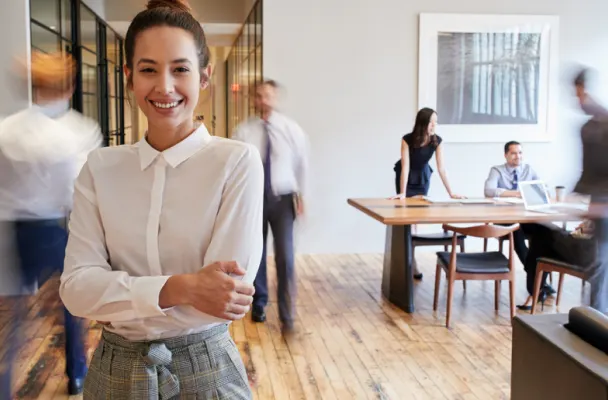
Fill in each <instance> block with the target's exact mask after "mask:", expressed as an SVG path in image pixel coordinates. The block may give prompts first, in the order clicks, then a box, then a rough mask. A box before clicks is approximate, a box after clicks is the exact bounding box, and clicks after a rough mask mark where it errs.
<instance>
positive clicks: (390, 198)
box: [388, 193, 405, 200]
mask: <svg viewBox="0 0 608 400" xmlns="http://www.w3.org/2000/svg"><path fill="white" fill-rule="evenodd" d="M388 199H389V200H401V199H405V193H401V194H398V195H396V196H391V197H389V198H388Z"/></svg>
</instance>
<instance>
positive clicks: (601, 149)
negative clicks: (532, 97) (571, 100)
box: [574, 69, 608, 312]
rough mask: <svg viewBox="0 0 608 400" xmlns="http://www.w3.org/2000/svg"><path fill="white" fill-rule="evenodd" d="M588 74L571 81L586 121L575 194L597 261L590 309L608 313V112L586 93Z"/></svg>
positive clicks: (591, 274) (591, 279)
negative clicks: (588, 222)
mask: <svg viewBox="0 0 608 400" xmlns="http://www.w3.org/2000/svg"><path fill="white" fill-rule="evenodd" d="M589 74H590V72H589V70H587V69H583V70H582V71H580V72H579V73H578V74H577V75H576V77H575V79H574V88H575V91H576V97H577V98H578V101H579V104H580V107H581V109H582V110H583V112H584V113H585V114H586V115H588V116H589V117H590V118H589V120H588V121H587V122H586V123H585V124H584V125H583V127H582V128H581V142H582V151H583V163H582V173H581V177H580V179H579V181H578V183H577V184H576V187H575V188H574V191H575V192H576V193H581V194H585V195H589V196H590V197H591V205H590V207H589V211H590V214H591V216H592V217H593V225H594V236H595V239H596V242H597V251H598V259H597V263H596V265H595V266H594V268H593V269H592V270H591V271H589V272H588V276H587V281H588V282H589V284H590V286H591V296H590V301H591V307H593V308H595V309H596V310H598V311H601V312H608V215H607V214H608V157H607V156H606V155H607V154H608V110H607V109H606V108H605V107H603V106H601V105H600V104H599V103H598V102H597V101H596V100H595V99H594V98H593V97H591V96H590V95H589V93H588V87H589Z"/></svg>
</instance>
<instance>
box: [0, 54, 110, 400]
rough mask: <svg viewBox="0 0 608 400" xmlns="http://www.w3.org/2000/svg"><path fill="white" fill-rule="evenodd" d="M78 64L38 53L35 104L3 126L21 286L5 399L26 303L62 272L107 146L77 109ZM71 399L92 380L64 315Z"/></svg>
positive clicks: (3, 374)
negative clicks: (79, 188)
mask: <svg viewBox="0 0 608 400" xmlns="http://www.w3.org/2000/svg"><path fill="white" fill-rule="evenodd" d="M75 68H76V65H75V63H74V61H73V60H72V58H71V57H69V56H67V55H65V54H42V53H37V52H34V53H33V54H32V59H31V65H30V66H29V68H28V67H26V66H23V70H24V71H31V79H32V87H33V95H34V104H33V105H32V106H31V107H29V108H28V109H25V110H22V111H20V112H18V113H16V114H14V115H11V116H8V117H6V118H5V119H3V120H1V121H0V219H1V220H2V221H5V222H6V223H8V224H10V225H11V226H12V234H13V238H12V239H13V241H14V245H15V254H16V256H17V267H18V268H17V269H18V271H19V278H20V282H19V283H16V285H19V287H17V288H16V289H15V292H16V293H17V296H16V297H13V298H12V299H11V300H12V301H11V303H12V304H13V307H12V312H13V315H14V318H13V319H12V324H11V326H9V327H8V329H5V330H4V331H5V334H6V335H8V337H5V338H2V339H3V343H2V347H3V351H2V354H1V355H0V356H1V357H0V358H1V359H0V361H1V365H0V399H5V398H10V396H11V384H10V383H11V379H12V377H11V375H12V371H11V370H12V364H13V363H14V360H15V356H16V354H17V352H18V350H19V347H20V345H21V344H22V343H23V342H24V341H25V340H27V338H24V337H23V335H22V332H21V330H22V321H23V319H24V318H25V317H26V315H27V311H28V310H27V307H26V301H25V299H23V298H22V296H20V295H24V294H29V293H31V292H32V291H35V288H36V287H40V286H42V285H43V283H44V282H45V281H46V280H47V279H48V278H49V277H50V276H51V275H53V274H54V273H56V272H60V271H61V270H62V269H63V262H64V258H65V247H66V244H67V238H68V232H67V229H66V226H67V224H66V222H67V219H68V217H69V213H70V209H71V205H72V196H73V192H74V181H75V179H76V177H77V176H78V174H79V172H80V169H81V168H82V165H83V164H84V162H85V161H86V157H87V155H88V153H89V152H90V151H91V150H93V149H94V148H96V147H99V146H100V144H101V139H102V138H101V133H100V130H99V127H98V125H97V123H96V122H94V121H93V120H90V119H88V118H86V117H84V116H83V115H81V114H80V113H77V112H75V111H73V110H71V109H70V105H69V100H70V98H71V96H72V95H73V93H74V76H75ZM64 326H65V353H66V373H67V376H68V378H69V383H68V392H69V394H71V395H73V394H79V393H81V391H82V386H83V382H84V377H85V375H86V371H87V367H86V355H85V348H84V340H83V338H84V330H83V324H82V322H81V321H80V320H78V319H76V318H75V317H73V316H72V315H71V314H70V313H69V312H67V310H65V309H64Z"/></svg>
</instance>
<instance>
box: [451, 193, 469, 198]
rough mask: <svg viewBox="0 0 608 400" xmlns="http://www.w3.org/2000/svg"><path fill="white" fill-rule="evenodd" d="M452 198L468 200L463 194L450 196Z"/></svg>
mask: <svg viewBox="0 0 608 400" xmlns="http://www.w3.org/2000/svg"><path fill="white" fill-rule="evenodd" d="M450 197H451V198H452V199H466V198H467V196H463V195H461V194H454V193H452V194H450Z"/></svg>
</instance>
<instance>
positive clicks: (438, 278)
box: [433, 264, 441, 311]
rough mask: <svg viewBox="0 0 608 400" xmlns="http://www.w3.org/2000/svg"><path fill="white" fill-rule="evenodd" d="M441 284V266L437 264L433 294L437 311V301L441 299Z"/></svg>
mask: <svg viewBox="0 0 608 400" xmlns="http://www.w3.org/2000/svg"><path fill="white" fill-rule="evenodd" d="M440 284H441V267H440V266H439V264H437V269H435V294H434V296H433V311H437V302H438V301H439V285H440Z"/></svg>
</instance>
